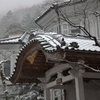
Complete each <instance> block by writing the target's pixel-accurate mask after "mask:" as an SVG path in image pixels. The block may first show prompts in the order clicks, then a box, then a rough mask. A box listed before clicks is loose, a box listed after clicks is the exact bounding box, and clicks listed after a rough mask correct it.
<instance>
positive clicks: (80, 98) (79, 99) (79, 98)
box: [75, 76, 85, 100]
mask: <svg viewBox="0 0 100 100" xmlns="http://www.w3.org/2000/svg"><path fill="white" fill-rule="evenodd" d="M75 89H76V100H85V95H84V83H83V77H82V76H78V77H75Z"/></svg>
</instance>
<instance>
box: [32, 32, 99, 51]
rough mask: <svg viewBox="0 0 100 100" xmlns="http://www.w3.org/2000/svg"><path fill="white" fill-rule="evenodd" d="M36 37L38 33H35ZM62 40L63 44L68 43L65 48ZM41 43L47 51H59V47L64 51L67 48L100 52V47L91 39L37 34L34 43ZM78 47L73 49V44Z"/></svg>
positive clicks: (54, 34) (55, 34)
mask: <svg viewBox="0 0 100 100" xmlns="http://www.w3.org/2000/svg"><path fill="white" fill-rule="evenodd" d="M35 35H36V33H35ZM62 39H64V41H63V42H65V43H66V45H65V46H62ZM35 40H37V41H39V43H40V44H41V46H42V47H43V48H44V49H45V50H48V51H50V50H57V46H59V47H61V48H62V49H65V48H66V47H67V49H68V50H71V49H74V50H80V51H83V50H84V51H93V52H100V47H99V46H96V45H95V41H94V40H91V39H89V38H82V37H65V36H63V35H61V34H57V33H54V32H52V34H51V32H50V33H49V32H48V33H44V34H43V33H42V34H40V35H39V34H37V35H36V36H35V37H34V38H33V40H32V41H35ZM73 43H74V44H76V45H78V47H77V48H75V47H73V46H72V44H73Z"/></svg>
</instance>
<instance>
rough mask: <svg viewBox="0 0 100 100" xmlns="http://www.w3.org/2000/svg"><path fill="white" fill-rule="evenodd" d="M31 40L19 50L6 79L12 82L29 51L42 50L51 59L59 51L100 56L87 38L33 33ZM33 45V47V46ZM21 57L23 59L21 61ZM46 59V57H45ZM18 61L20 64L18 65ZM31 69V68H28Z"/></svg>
mask: <svg viewBox="0 0 100 100" xmlns="http://www.w3.org/2000/svg"><path fill="white" fill-rule="evenodd" d="M33 35H34V37H33V39H31V40H30V41H28V42H27V43H26V44H25V45H24V46H23V47H22V48H21V49H20V50H19V53H18V54H17V56H16V61H15V62H16V63H15V65H14V69H13V72H12V73H11V76H10V77H9V78H8V79H9V80H13V78H14V77H15V76H16V75H17V73H16V72H18V71H16V70H20V69H19V67H22V66H21V65H22V64H21V63H23V61H21V60H23V59H24V60H25V57H26V56H25V55H27V54H28V53H29V54H30V51H31V52H32V49H33V51H34V50H37V48H38V50H40V51H41V50H42V51H43V53H44V54H45V55H49V56H50V57H51V59H52V58H53V56H56V55H54V54H56V53H59V50H60V51H61V52H62V53H65V52H66V54H67V53H68V51H72V52H74V51H78V52H82V53H84V54H85V53H86V54H88V55H89V54H90V53H91V54H92V53H93V54H96V56H98V54H100V47H99V46H96V45H95V41H94V40H90V39H88V38H84V37H80V36H79V37H71V36H70V37H65V36H64V35H62V34H57V33H52V34H51V33H49V32H48V33H43V32H41V34H39V32H33ZM34 44H35V45H34ZM22 57H23V59H22ZM46 57H47V56H46ZM37 60H38V59H37ZM19 61H20V64H21V65H19ZM30 68H31V67H30ZM14 75H15V76H14Z"/></svg>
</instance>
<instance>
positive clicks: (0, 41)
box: [0, 32, 27, 44]
mask: <svg viewBox="0 0 100 100" xmlns="http://www.w3.org/2000/svg"><path fill="white" fill-rule="evenodd" d="M26 34H27V32H25V33H24V34H23V35H21V36H20V37H15V38H4V39H0V44H9V43H10V44H14V43H22V42H25V41H23V40H24V39H25V37H26Z"/></svg>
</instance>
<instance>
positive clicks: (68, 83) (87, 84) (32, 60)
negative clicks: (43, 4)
mask: <svg viewBox="0 0 100 100" xmlns="http://www.w3.org/2000/svg"><path fill="white" fill-rule="evenodd" d="M99 7H100V1H99V0H73V1H70V2H65V3H60V4H53V5H52V7H50V8H49V9H48V10H47V11H46V12H45V13H44V14H43V15H41V16H40V17H39V18H38V19H36V23H37V24H38V25H39V26H40V28H41V29H42V30H44V31H39V32H38V31H35V32H30V34H29V33H28V34H26V35H24V38H23V39H22V38H21V39H18V38H17V39H18V41H17V43H16V44H14V45H13V47H17V44H18V43H19V42H20V44H19V45H18V47H17V48H18V49H16V48H15V50H14V51H16V50H17V51H16V55H15V57H13V58H14V59H13V60H14V61H13V60H11V61H13V65H12V71H11V73H10V76H9V77H8V79H9V80H10V81H11V82H12V83H13V84H16V83H31V82H35V83H39V84H41V87H42V88H43V89H44V96H45V100H99V99H100V61H99V59H100V43H99V38H100V37H99V35H100V31H99V30H100V28H99V27H100V26H99V24H100V21H99V19H100V14H99V9H100V8H99ZM3 41H5V40H1V45H2V43H3V45H2V47H4V46H5V47H6V42H3ZM9 41H12V39H11V40H9ZM13 42H14V41H12V42H8V41H7V43H10V45H11V44H12V43H13ZM7 45H8V44H7Z"/></svg>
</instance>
